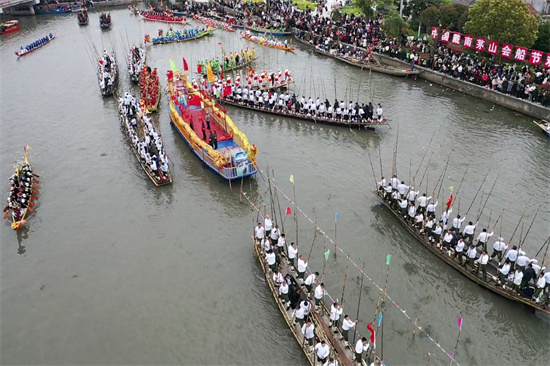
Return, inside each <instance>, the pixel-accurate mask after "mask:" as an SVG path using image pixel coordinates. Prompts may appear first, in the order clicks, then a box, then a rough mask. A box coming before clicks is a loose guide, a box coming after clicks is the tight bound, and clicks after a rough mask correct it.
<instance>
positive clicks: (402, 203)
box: [396, 191, 409, 218]
mask: <svg viewBox="0 0 550 366" xmlns="http://www.w3.org/2000/svg"><path fill="white" fill-rule="evenodd" d="M396 192H397V191H396ZM408 206H409V203H408V202H407V200H406V199H400V200H399V210H400V211H401V214H402V215H403V218H407V207H408Z"/></svg>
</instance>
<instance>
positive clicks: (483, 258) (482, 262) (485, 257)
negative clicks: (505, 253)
mask: <svg viewBox="0 0 550 366" xmlns="http://www.w3.org/2000/svg"><path fill="white" fill-rule="evenodd" d="M487 263H489V254H487V251H486V250H484V251H482V252H481V255H480V256H479V267H477V274H476V275H479V271H480V270H481V274H482V276H483V281H487Z"/></svg>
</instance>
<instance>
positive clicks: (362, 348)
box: [355, 337, 369, 365]
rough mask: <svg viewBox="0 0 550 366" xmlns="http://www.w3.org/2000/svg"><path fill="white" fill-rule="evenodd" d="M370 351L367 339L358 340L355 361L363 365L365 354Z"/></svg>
mask: <svg viewBox="0 0 550 366" xmlns="http://www.w3.org/2000/svg"><path fill="white" fill-rule="evenodd" d="M368 349H369V344H368V342H367V338H365V337H363V338H361V339H359V340H357V343H355V361H356V362H357V363H359V365H362V364H363V352H366V351H368Z"/></svg>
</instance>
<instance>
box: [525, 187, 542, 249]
mask: <svg viewBox="0 0 550 366" xmlns="http://www.w3.org/2000/svg"><path fill="white" fill-rule="evenodd" d="M545 198H546V196H545ZM544 201H546V199H544V200H541V201H540V204H539V207H538V208H537V212H535V216H533V220H531V224H530V225H529V227H528V228H527V232H526V233H525V236H524V237H523V240H522V241H521V244H520V245H519V248H520V249H521V247H523V244H525V240H526V239H527V235H529V231H531V228H532V227H533V224H534V223H535V219H536V218H537V215H538V214H539V211H540V208H541V206H542V203H543V202H544Z"/></svg>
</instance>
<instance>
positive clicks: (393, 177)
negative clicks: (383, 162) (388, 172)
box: [390, 174, 409, 189]
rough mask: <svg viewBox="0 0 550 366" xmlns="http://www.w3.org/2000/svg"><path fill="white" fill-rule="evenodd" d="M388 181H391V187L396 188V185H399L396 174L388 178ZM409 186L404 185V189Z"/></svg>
mask: <svg viewBox="0 0 550 366" xmlns="http://www.w3.org/2000/svg"><path fill="white" fill-rule="evenodd" d="M390 183H391V186H392V187H393V189H397V187H398V186H399V179H397V175H395V174H394V175H393V176H392V177H391V179H390ZM402 184H405V182H402ZM407 188H409V187H406V188H405V189H407Z"/></svg>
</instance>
